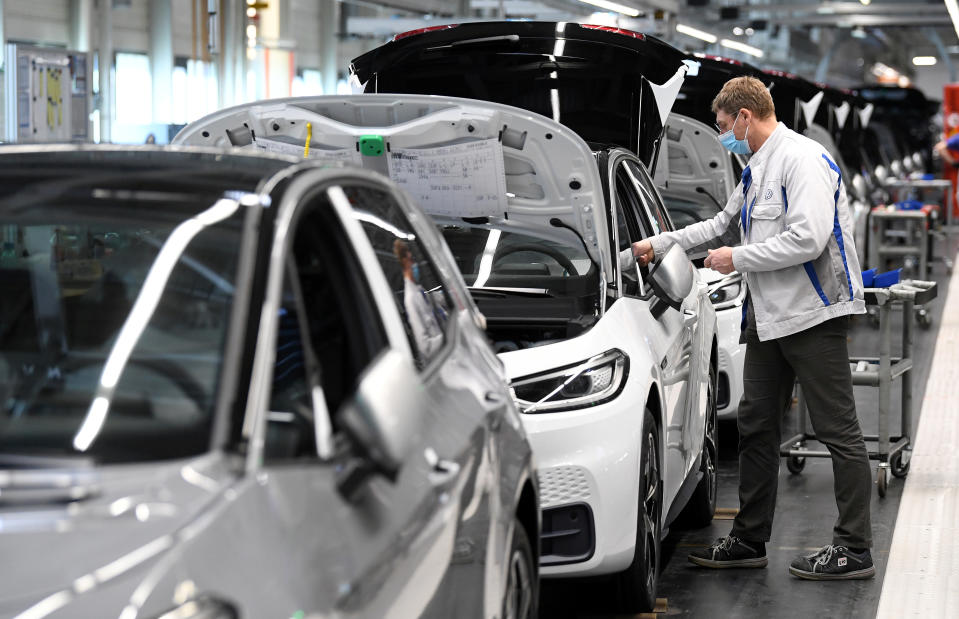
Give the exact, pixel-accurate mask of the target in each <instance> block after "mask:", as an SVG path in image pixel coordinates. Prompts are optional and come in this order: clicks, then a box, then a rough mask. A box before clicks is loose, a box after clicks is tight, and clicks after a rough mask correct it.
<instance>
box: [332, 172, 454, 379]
mask: <svg viewBox="0 0 959 619" xmlns="http://www.w3.org/2000/svg"><path fill="white" fill-rule="evenodd" d="M344 191H345V192H346V196H347V198H349V200H350V204H351V205H352V206H353V211H354V213H355V216H356V219H357V221H359V223H360V225H361V226H362V228H363V231H364V232H366V235H367V238H369V240H370V244H371V245H372V246H373V250H374V251H375V252H376V257H377V259H378V260H379V262H380V266H381V267H382V268H383V274H384V275H385V276H386V281H387V283H388V284H389V286H390V289H391V290H392V291H393V301H394V302H395V303H396V309H397V310H398V311H399V313H400V316H401V317H402V320H403V326H404V327H405V329H406V335H407V337H408V338H409V341H410V347H411V348H412V350H413V356H414V358H415V360H416V365H417V367H419V368H421V369H422V368H424V367H426V366H427V365H428V364H429V362H430V361H431V360H432V359H434V358H435V357H436V356H437V355H438V353H439V352H440V351H441V350H442V349H443V347H444V345H445V343H446V328H447V325H448V324H449V318H450V308H451V307H452V304H451V302H450V296H449V291H448V290H447V289H446V286H445V285H444V283H443V281H442V280H441V279H440V277H439V275H438V273H437V269H436V267H435V266H434V264H433V262H432V260H431V259H430V257H429V255H428V254H427V252H426V249H425V248H424V246H423V243H422V241H421V240H420V239H419V238H418V237H417V235H416V232H415V231H414V228H413V225H412V224H411V223H410V220H409V218H408V217H407V216H406V214H405V213H404V212H403V210H402V208H401V207H400V205H399V204H398V203H397V202H396V200H395V199H394V197H393V196H392V195H391V194H390V193H389V192H386V191H384V190H382V189H377V188H373V187H351V188H344Z"/></svg>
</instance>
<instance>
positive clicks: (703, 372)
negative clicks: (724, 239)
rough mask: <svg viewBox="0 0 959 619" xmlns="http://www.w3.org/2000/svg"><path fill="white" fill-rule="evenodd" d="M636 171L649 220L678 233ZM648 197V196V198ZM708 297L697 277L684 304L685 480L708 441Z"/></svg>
mask: <svg viewBox="0 0 959 619" xmlns="http://www.w3.org/2000/svg"><path fill="white" fill-rule="evenodd" d="M636 167H637V170H636V171H637V174H638V178H635V179H634V180H635V181H636V182H637V184H639V185H640V187H641V189H642V190H641V191H640V197H641V199H642V202H643V205H644V207H645V208H646V211H647V216H649V217H654V215H653V213H652V211H653V210H656V211H657V212H658V213H659V215H660V217H659V218H657V219H662V220H663V221H665V222H666V224H667V227H668V228H669V229H670V230H673V229H675V226H674V225H673V223H672V219H670V217H669V211H668V210H667V209H666V207H665V205H664V204H663V202H662V197H661V196H659V194H658V190H657V189H656V186H655V184H654V182H653V179H652V177H651V176H650V175H649V172H648V170H646V168H645V167H644V166H642V165H640V164H637V166H636ZM627 169H628V168H627ZM646 194H649V197H648V198H647V196H646ZM648 200H651V201H652V204H649V203H648ZM706 295H707V285H706V283H705V282H703V281H702V279H700V278H699V277H696V278H695V279H694V283H693V287H692V289H691V290H690V292H689V294H688V295H687V296H686V298H685V299H684V300H683V306H682V314H683V323H684V326H685V327H686V328H687V329H688V337H689V345H690V346H691V350H690V358H689V376H688V378H687V380H688V381H689V388H688V389H687V392H686V393H687V402H686V410H685V414H686V417H685V421H684V423H683V444H684V445H685V446H686V451H685V453H686V456H687V457H686V460H685V471H684V473H685V474H684V477H686V476H688V475H689V474H690V473H691V472H692V471H694V469H695V468H696V467H697V466H698V464H699V455H700V453H701V451H702V446H703V440H704V438H705V434H704V429H705V423H706V412H707V411H706V408H705V407H706V398H707V381H708V380H709V363H710V361H709V356H710V354H711V346H709V345H707V341H711V340H712V335H713V330H712V329H710V325H709V323H708V317H709V316H710V315H711V314H712V304H711V303H710V302H709V300H708V298H707V296H706ZM707 338H708V340H707Z"/></svg>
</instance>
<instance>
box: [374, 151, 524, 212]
mask: <svg viewBox="0 0 959 619" xmlns="http://www.w3.org/2000/svg"><path fill="white" fill-rule="evenodd" d="M388 155H389V157H388V159H387V161H388V164H389V166H388V167H389V175H390V178H391V179H392V180H393V182H395V183H396V184H397V185H399V186H400V187H402V188H403V189H405V190H406V191H407V193H409V194H410V196H412V197H413V200H414V201H415V202H416V203H417V204H419V205H420V207H421V208H422V209H423V210H424V211H426V212H427V213H429V214H430V215H448V216H453V217H490V216H496V215H502V214H503V213H504V212H505V211H506V210H507V200H506V172H505V169H504V166H503V148H502V146H501V145H500V143H499V140H497V139H496V138H490V139H488V140H477V141H475V142H466V143H463V144H455V145H452V146H440V147H436V148H395V147H392V148H391V150H390V152H389V154H388Z"/></svg>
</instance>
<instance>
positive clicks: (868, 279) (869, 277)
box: [862, 269, 876, 288]
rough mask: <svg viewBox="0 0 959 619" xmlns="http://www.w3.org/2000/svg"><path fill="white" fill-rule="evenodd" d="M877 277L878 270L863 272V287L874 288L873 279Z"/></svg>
mask: <svg viewBox="0 0 959 619" xmlns="http://www.w3.org/2000/svg"><path fill="white" fill-rule="evenodd" d="M874 277H876V269H869V270H868V271H863V272H862V287H863V288H872V287H873V285H872V282H873V278H874Z"/></svg>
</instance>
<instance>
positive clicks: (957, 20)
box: [946, 0, 959, 37]
mask: <svg viewBox="0 0 959 619" xmlns="http://www.w3.org/2000/svg"><path fill="white" fill-rule="evenodd" d="M946 9H948V10H949V17H951V18H952V27H953V28H955V29H956V36H957V37H959V5H957V4H956V0H946Z"/></svg>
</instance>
